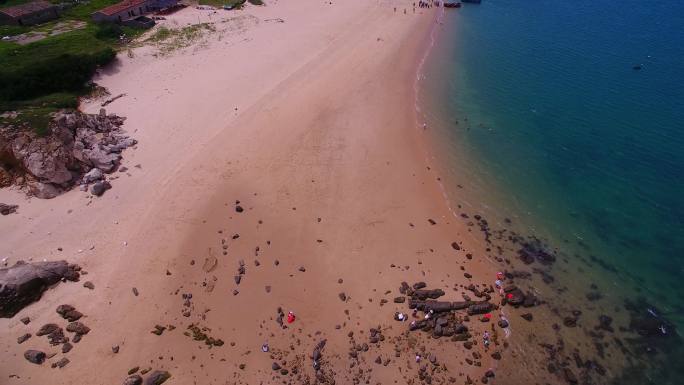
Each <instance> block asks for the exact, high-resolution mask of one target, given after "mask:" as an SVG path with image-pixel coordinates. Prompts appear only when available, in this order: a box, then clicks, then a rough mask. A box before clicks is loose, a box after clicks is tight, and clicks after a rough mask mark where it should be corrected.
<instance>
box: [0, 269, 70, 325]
mask: <svg viewBox="0 0 684 385" xmlns="http://www.w3.org/2000/svg"><path fill="white" fill-rule="evenodd" d="M78 275H79V274H78V272H77V271H75V267H74V266H72V265H69V264H68V263H67V262H66V261H54V262H35V263H26V262H23V261H19V262H17V263H15V264H14V265H13V266H11V267H7V268H2V269H0V317H2V318H11V317H13V316H14V315H15V314H17V313H18V312H19V311H20V310H21V309H23V308H24V307H25V306H27V305H28V304H30V303H32V302H34V301H37V300H38V299H40V296H41V295H42V294H43V292H44V291H45V290H46V289H47V288H48V287H49V286H51V285H54V284H56V283H58V282H59V281H60V280H61V279H62V278H66V279H70V280H74V279H78Z"/></svg>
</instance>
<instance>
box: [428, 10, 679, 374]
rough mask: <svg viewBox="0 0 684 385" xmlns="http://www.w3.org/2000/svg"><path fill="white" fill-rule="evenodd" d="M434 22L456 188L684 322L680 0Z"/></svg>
mask: <svg viewBox="0 0 684 385" xmlns="http://www.w3.org/2000/svg"><path fill="white" fill-rule="evenodd" d="M441 29H442V31H441V32H440V38H439V40H438V43H437V45H436V47H435V50H434V52H433V53H432V54H431V55H430V58H429V60H428V63H427V65H426V67H425V68H424V71H423V73H424V76H425V79H424V80H423V84H422V85H421V87H420V91H419V101H420V103H419V104H420V105H421V111H422V113H423V115H424V116H423V119H425V121H426V122H428V124H429V132H430V134H431V137H432V138H433V139H436V140H435V144H436V146H437V147H438V151H437V155H436V157H437V158H438V159H437V160H438V161H439V162H440V163H441V164H442V165H443V171H444V172H445V175H442V177H443V180H445V183H446V185H447V186H448V189H449V191H450V193H451V196H452V198H453V200H454V203H457V204H460V205H462V207H463V209H464V211H469V212H478V213H481V214H483V215H484V216H485V217H487V218H488V219H489V221H490V223H496V224H499V225H502V227H503V219H504V218H511V219H512V220H513V224H514V227H515V230H516V231H518V232H521V233H525V234H535V235H538V236H540V237H543V238H545V239H548V240H550V243H551V244H552V245H553V246H554V247H559V249H560V250H561V252H562V253H563V254H564V255H565V256H566V258H567V259H569V260H570V265H571V266H572V268H564V269H563V271H562V272H560V271H557V272H556V273H558V274H562V275H563V277H561V281H563V280H565V283H564V284H566V285H570V286H572V283H568V282H572V281H577V282H580V281H581V282H584V281H583V280H584V279H587V282H589V281H591V282H596V281H598V282H600V283H603V285H602V286H603V287H602V290H604V291H605V292H606V293H605V296H606V297H607V298H612V300H613V301H614V302H615V305H618V306H622V302H623V301H624V299H625V298H636V297H644V298H645V299H646V300H647V301H648V302H649V303H651V304H654V305H655V306H657V307H658V308H659V309H660V311H661V312H662V313H663V314H666V315H667V317H668V319H669V320H670V321H672V322H674V323H675V324H676V325H677V327H678V328H679V330H684V290H682V289H681V281H682V278H684V277H683V276H684V2H681V1H675V0H665V1H660V2H647V3H644V2H638V1H635V0H626V1H621V2H606V1H598V2H597V1H576V2H570V1H562V0H548V1H543V2H542V1H528V2H519V1H513V0H484V1H483V3H482V4H481V5H471V4H464V5H463V7H462V8H461V9H456V10H446V12H445V16H444V19H443V25H442V26H441ZM636 65H639V66H641V69H639V70H637V69H634V66H636ZM573 263H574V265H573ZM573 275H574V276H573ZM580 275H581V276H582V277H580ZM587 277H590V278H591V279H588V278H587ZM575 278H577V279H575ZM581 294H582V295H578V298H580V297H582V296H583V295H584V293H581ZM678 354H679V353H678ZM676 357H680V358H679V359H681V356H672V360H673V362H674V361H675V360H677V358H676ZM672 370H673V371H674V370H675V369H672ZM661 374H663V373H661ZM639 375H640V376H644V377H643V378H642V377H639V378H640V379H638V380H635V383H648V382H649V381H656V380H657V378H658V377H657V376H658V374H653V373H649V374H647V375H646V374H644V373H641V374H639ZM663 375H664V378H668V374H667V373H664V374H663ZM616 376H617V375H616ZM637 377H638V376H637ZM637 377H635V378H637ZM664 381H671V380H664ZM661 383H668V382H661ZM671 383H674V382H671Z"/></svg>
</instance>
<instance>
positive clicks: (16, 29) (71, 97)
mask: <svg viewBox="0 0 684 385" xmlns="http://www.w3.org/2000/svg"><path fill="white" fill-rule="evenodd" d="M28 1H29V0H7V1H4V2H2V1H0V7H7V6H13V5H18V4H22V3H26V2H28ZM49 1H51V2H53V3H60V2H62V1H61V0H49ZM119 1H120V0H90V1H88V2H82V3H76V2H74V3H73V6H72V7H70V8H68V9H66V10H65V11H64V12H63V13H62V14H61V16H60V18H59V19H57V20H52V21H50V22H47V23H44V24H41V25H36V26H31V27H26V26H0V36H15V37H16V36H18V35H21V34H25V33H27V32H31V33H34V34H42V35H43V36H45V38H43V39H42V40H38V41H34V42H32V43H28V44H25V45H21V44H18V43H17V42H14V41H5V40H3V41H0V63H2V65H0V112H2V111H17V112H18V114H16V115H15V114H12V115H8V116H10V117H5V118H0V123H13V124H14V125H16V126H17V127H21V126H25V127H30V128H32V129H33V130H35V131H36V132H38V133H39V134H44V133H45V132H46V129H47V124H48V122H49V119H50V116H51V114H52V113H54V112H55V111H57V110H59V109H61V108H76V107H77V106H78V98H79V96H81V95H84V94H85V93H86V92H88V91H89V88H88V87H87V84H88V82H89V80H90V78H91V77H92V76H93V74H94V73H95V70H96V69H97V67H98V66H103V65H106V64H108V63H110V62H111V61H113V60H114V58H115V57H116V51H117V50H118V49H121V48H123V47H122V46H121V43H120V41H119V37H120V36H121V35H126V36H127V37H128V38H133V37H135V36H137V35H139V34H140V33H142V31H141V30H136V29H132V28H129V27H122V26H119V25H106V24H105V25H98V24H95V23H94V22H92V19H91V17H92V16H91V15H92V13H93V12H95V11H97V10H99V9H101V8H104V7H106V6H109V5H111V4H115V3H117V2H119ZM55 30H59V31H58V32H62V33H58V34H54V35H52V34H51V33H50V32H51V31H52V32H53V33H56V32H54V31H55Z"/></svg>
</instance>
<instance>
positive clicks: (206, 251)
mask: <svg viewBox="0 0 684 385" xmlns="http://www.w3.org/2000/svg"><path fill="white" fill-rule="evenodd" d="M395 7H396V9H395ZM404 9H406V10H407V12H406V13H404V12H403V10H404ZM439 12H441V11H440V10H438V9H435V8H430V9H424V8H417V9H416V10H415V12H414V11H413V8H412V6H411V2H407V1H379V2H377V1H365V0H351V1H345V2H340V3H337V2H331V3H328V2H326V3H324V2H288V1H274V2H267V5H266V6H264V7H254V6H248V7H246V9H245V10H243V11H238V12H230V13H228V12H224V11H217V12H214V11H209V10H198V9H193V8H187V9H184V10H182V11H180V12H178V13H176V14H174V15H170V16H167V18H166V20H163V21H161V22H160V23H161V24H162V25H167V26H169V27H171V28H174V27H179V26H183V25H187V24H188V23H198V22H199V23H210V24H211V25H214V26H215V29H214V30H213V31H210V32H207V33H206V34H205V35H204V36H203V37H201V38H200V39H199V40H198V41H195V42H194V43H193V44H189V45H188V46H186V47H181V48H178V49H176V50H174V51H173V52H166V53H164V52H162V51H161V50H160V47H159V46H155V45H154V44H143V45H142V46H140V47H137V48H132V49H131V51H130V55H126V54H125V53H120V54H119V61H118V63H117V64H116V65H115V66H113V67H112V68H107V69H104V70H103V71H102V72H101V74H99V75H98V76H97V77H96V79H95V81H96V82H97V83H98V84H99V85H101V86H103V87H106V88H107V89H108V90H109V92H110V93H111V95H120V94H125V96H123V97H121V98H119V99H117V100H116V101H114V102H112V103H111V104H109V105H108V106H107V107H106V109H107V112H110V113H116V114H118V115H121V116H125V117H126V119H127V120H126V122H125V125H124V127H123V128H124V129H125V130H126V131H127V133H128V134H129V135H131V136H132V137H134V138H135V139H137V140H138V145H137V146H136V148H135V149H132V150H128V151H127V152H126V154H125V156H124V161H123V166H125V167H126V168H127V171H126V172H117V173H116V174H115V175H116V179H113V180H112V185H113V189H112V190H110V191H108V192H107V193H106V194H105V195H103V196H102V197H100V198H93V197H89V196H88V194H87V193H85V192H81V191H78V190H76V189H75V190H73V191H70V192H68V193H66V194H64V195H61V196H59V197H57V198H55V199H52V200H39V199H31V200H27V199H26V198H24V197H23V196H22V194H21V193H20V192H18V191H16V190H8V189H4V190H0V201H3V202H7V203H15V204H18V205H19V206H20V208H19V210H18V214H14V215H10V216H6V217H2V218H0V229H1V230H0V231H1V234H2V235H1V237H2V242H0V257H3V258H5V257H6V258H8V259H7V263H8V264H10V265H11V264H13V263H14V262H15V261H17V260H28V261H40V260H43V259H46V260H60V259H66V260H67V261H69V262H70V263H77V264H79V265H80V266H81V267H82V268H83V270H85V271H87V275H84V276H82V277H81V282H83V281H86V280H87V281H92V283H93V284H94V289H93V290H89V289H87V288H84V287H83V285H82V283H70V282H67V283H62V284H59V285H57V286H56V287H54V288H52V289H50V290H48V291H47V292H45V294H44V295H43V298H42V299H41V300H40V301H39V302H36V303H34V304H32V305H30V306H28V307H26V308H25V309H23V310H22V311H21V312H20V313H19V314H17V315H16V316H15V317H13V318H10V319H0V333H1V335H2V338H0V349H1V350H2V354H3V357H4V359H3V360H2V363H0V378H2V381H1V382H2V383H7V384H44V383H52V384H117V383H122V382H123V380H124V379H125V378H126V377H127V376H128V374H127V373H128V372H129V370H130V369H131V368H135V367H139V368H140V369H145V368H150V369H152V370H167V371H169V373H170V374H171V376H172V377H171V379H169V380H168V382H167V383H169V384H191V383H193V384H256V383H276V382H283V383H314V382H316V381H318V382H324V380H326V379H327V380H326V381H327V382H330V381H329V380H330V378H334V379H335V383H338V384H347V383H349V384H351V383H374V384H375V383H382V384H390V383H413V382H414V381H415V382H419V377H421V376H423V377H421V379H422V380H424V376H425V374H424V373H426V372H427V373H429V374H428V375H429V376H430V378H431V379H432V378H434V382H435V383H447V382H450V381H452V380H453V381H455V382H457V383H465V382H466V380H467V377H466V376H469V377H470V378H472V379H474V380H477V381H480V379H481V378H482V377H483V375H484V373H485V372H486V371H487V370H489V369H490V368H495V367H496V360H494V359H493V358H491V357H490V354H491V353H492V352H494V351H496V350H499V349H498V345H496V346H493V347H490V350H489V351H487V352H485V351H484V348H483V347H482V345H481V344H476V345H475V346H473V347H471V348H465V347H464V346H463V345H462V344H460V343H459V344H454V343H449V341H448V339H440V340H437V339H434V340H433V339H432V338H431V337H430V336H429V335H427V334H425V335H422V334H421V335H419V334H411V335H410V336H409V335H408V333H407V332H406V328H407V326H406V324H405V323H399V322H397V321H394V320H393V319H392V318H393V315H394V313H395V312H396V311H403V312H406V311H407V310H408V307H407V306H406V304H403V303H394V302H393V298H394V297H397V296H400V295H401V294H400V293H399V287H400V283H401V282H402V281H406V282H408V283H409V284H413V283H415V282H419V281H424V282H426V283H427V285H428V288H431V289H443V290H444V291H445V292H446V296H445V299H446V300H449V301H461V300H462V298H461V295H460V294H459V291H463V288H462V285H465V286H467V285H469V284H471V283H473V284H476V285H478V287H481V288H486V287H489V286H490V285H491V283H492V282H493V280H494V279H495V278H494V272H495V270H494V267H493V266H492V265H491V264H490V262H489V261H488V260H487V259H485V258H478V257H479V256H484V255H485V254H486V252H485V250H484V248H485V247H486V246H485V245H484V243H483V242H481V238H482V236H481V235H480V233H479V232H475V231H471V228H469V227H468V226H466V225H465V224H464V223H463V222H462V221H458V220H455V218H454V215H453V214H452V213H451V212H450V210H449V206H448V204H447V202H446V200H445V199H444V196H443V193H442V189H441V186H440V183H439V181H438V177H439V175H436V174H435V173H434V172H433V170H432V169H431V168H430V165H429V164H428V162H427V161H426V159H429V158H430V156H429V151H428V149H427V148H426V146H425V145H424V144H423V139H422V135H423V128H422V126H421V123H420V122H418V121H417V119H416V111H415V95H414V93H415V82H416V76H418V73H419V68H418V67H419V64H420V62H421V60H422V58H423V57H424V55H425V51H426V49H427V48H428V46H429V42H430V36H431V33H432V31H433V28H436V27H437V26H438V24H437V23H436V20H437V17H438V13H439ZM101 102H102V101H101V100H98V101H91V102H86V103H84V104H83V105H82V106H81V108H82V109H83V110H84V111H86V112H91V113H97V112H98V111H99V109H100V108H101V107H100V103H101ZM238 206H239V207H240V209H239V210H238V209H237V207H238ZM452 244H454V245H457V246H454V245H452ZM467 254H470V255H471V257H472V256H474V258H470V259H469V258H466V255H467ZM468 276H469V277H470V278H468ZM238 277H239V278H238ZM134 288H135V291H136V292H137V293H138V295H135V294H134V293H133V289H134ZM188 294H191V296H190V295H188ZM60 304H70V305H73V306H75V307H76V308H77V309H78V310H79V311H80V312H82V313H83V314H84V315H85V316H84V317H83V318H82V319H81V321H82V322H83V323H84V324H87V325H88V326H89V327H90V329H91V331H90V332H89V333H88V334H87V335H86V336H84V337H83V339H82V341H81V342H79V343H78V344H75V346H74V348H73V350H72V351H71V352H69V353H68V354H67V355H63V354H62V353H61V352H60V350H59V347H55V346H50V345H49V344H48V342H47V341H46V340H45V339H44V337H37V336H33V337H32V338H30V339H29V340H27V341H26V342H24V343H22V344H17V342H16V339H17V337H19V336H20V335H22V334H24V333H27V332H29V333H33V334H35V331H36V330H37V329H38V328H39V327H40V326H41V325H43V324H45V323H49V322H57V321H58V320H59V318H58V315H57V314H56V313H55V308H56V307H57V306H58V305H60ZM278 308H282V310H283V311H284V312H285V313H287V312H288V311H292V312H294V314H295V315H296V320H295V321H294V322H293V323H291V324H287V323H286V324H285V326H286V328H283V327H281V325H279V324H278V323H277V322H276V319H277V317H278V312H277V309H278ZM497 314H498V313H497ZM26 316H28V317H30V319H31V322H30V323H29V324H28V325H25V324H23V323H22V322H20V321H19V320H20V318H22V317H26ZM155 325H160V326H164V327H166V329H165V330H164V331H163V332H162V333H161V335H156V334H153V333H151V331H153V330H155ZM490 325H491V324H490V323H479V322H472V323H470V324H469V325H468V327H469V328H470V333H471V335H473V336H474V340H475V341H481V340H482V338H481V337H480V336H481V334H482V332H483V331H484V330H490ZM170 326H171V327H170ZM189 326H197V327H198V328H200V329H198V330H202V331H203V332H204V333H205V334H206V335H208V336H210V337H213V338H217V339H221V340H222V341H223V342H224V344H223V345H222V346H213V347H210V346H207V345H206V344H205V343H204V342H203V341H195V340H193V338H191V337H192V336H191V335H190V334H191V333H189V332H188V327H189ZM371 328H377V329H379V330H381V332H380V333H381V335H382V340H383V342H384V343H371V344H370V347H368V346H366V347H364V346H363V345H364V344H366V343H367V342H368V340H369V336H370V337H373V336H374V335H375V332H371V331H370V329H371ZM186 334H189V335H190V336H189V335H186ZM371 339H372V338H371ZM322 340H326V341H327V342H326V345H325V348H324V349H323V350H322V354H323V359H322V365H323V366H322V368H321V370H319V372H318V373H319V375H318V378H317V375H316V371H315V370H314V368H313V367H312V363H311V362H312V361H311V355H312V351H313V350H314V348H315V347H316V346H317V344H320V342H321V341H322ZM264 343H268V346H269V350H270V351H269V352H268V353H264V352H261V351H260V347H261V346H262V344H264ZM113 346H118V347H119V349H118V352H117V353H114V352H113V350H112V347H113ZM359 347H360V348H361V349H358V348H359ZM28 348H32V349H42V350H44V351H45V352H47V353H50V352H55V353H58V354H57V355H55V356H54V357H53V358H51V359H49V360H48V363H50V362H53V361H55V360H57V359H59V358H61V357H62V356H66V357H68V359H69V360H70V363H69V364H68V365H67V366H65V367H64V368H61V369H52V368H50V366H49V365H48V363H46V364H44V365H42V366H40V367H38V366H36V365H34V364H32V363H30V362H28V361H26V360H25V359H24V358H23V353H24V351H25V350H26V349H28ZM475 353H477V354H475ZM417 354H418V355H420V356H421V357H422V359H423V360H424V361H423V362H425V363H428V362H429V358H433V361H434V362H433V363H429V365H430V366H429V368H428V369H427V370H423V371H421V370H420V367H421V366H422V365H425V364H424V363H423V362H416V359H415V357H416V355H417ZM472 359H474V360H475V361H477V362H479V366H478V365H472ZM468 360H470V361H471V364H468V363H467V361H468ZM376 361H379V363H377V362H376ZM274 362H277V363H278V364H279V365H280V369H279V370H273V364H274ZM282 369H286V370H287V372H286V373H285V374H283V372H282ZM421 373H423V374H421Z"/></svg>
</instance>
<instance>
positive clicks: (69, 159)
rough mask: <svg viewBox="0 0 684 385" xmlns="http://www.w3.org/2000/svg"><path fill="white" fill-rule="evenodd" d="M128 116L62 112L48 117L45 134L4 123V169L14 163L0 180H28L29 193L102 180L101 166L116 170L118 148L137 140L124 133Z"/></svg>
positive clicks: (0, 138) (41, 194)
mask: <svg viewBox="0 0 684 385" xmlns="http://www.w3.org/2000/svg"><path fill="white" fill-rule="evenodd" d="M123 121H124V119H123V118H121V117H118V116H116V115H111V114H110V115H105V116H101V115H96V114H84V113H81V112H79V111H70V112H60V113H57V114H56V115H55V117H54V119H53V120H52V121H51V122H50V124H49V127H48V130H47V134H45V135H38V134H37V133H35V132H34V131H32V130H16V129H12V128H11V127H0V153H1V154H3V156H2V157H0V169H3V170H4V169H6V168H7V167H2V166H7V165H10V164H11V165H12V170H13V171H12V173H11V175H10V174H9V173H8V172H6V171H5V172H2V173H0V184H2V185H3V186H4V185H5V184H7V183H16V184H22V183H23V182H20V180H24V179H27V180H28V181H29V193H30V194H31V195H34V196H36V197H38V198H44V199H49V198H52V197H54V196H56V195H58V194H60V193H61V192H63V191H66V190H68V189H69V188H71V187H72V186H73V185H74V183H75V182H77V181H79V180H82V179H81V175H82V173H83V172H84V171H86V170H91V169H92V168H97V169H99V171H92V173H91V172H89V174H88V176H87V177H85V178H84V179H83V180H84V181H85V182H86V183H92V182H94V181H96V180H101V178H102V177H101V175H100V174H101V173H102V172H112V171H113V170H114V169H115V168H116V167H117V166H118V164H119V162H120V160H121V155H120V153H121V152H122V151H123V150H124V149H126V148H128V147H131V146H134V145H135V144H136V143H137V142H136V141H135V140H134V139H131V138H129V137H127V136H125V135H123V134H122V132H121V130H120V127H121V125H122V124H123Z"/></svg>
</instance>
